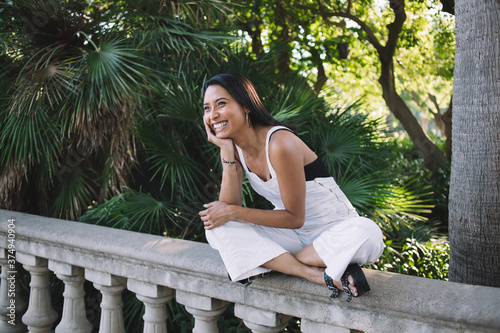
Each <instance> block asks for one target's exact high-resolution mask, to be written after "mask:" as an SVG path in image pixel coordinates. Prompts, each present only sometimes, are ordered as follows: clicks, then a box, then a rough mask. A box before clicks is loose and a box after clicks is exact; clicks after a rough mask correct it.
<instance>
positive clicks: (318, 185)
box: [236, 126, 358, 241]
mask: <svg viewBox="0 0 500 333" xmlns="http://www.w3.org/2000/svg"><path fill="white" fill-rule="evenodd" d="M281 129H286V130H288V131H290V129H288V128H287V127H284V126H274V127H272V128H271V129H270V130H269V131H268V132H267V135H266V159H267V166H268V168H269V172H270V174H271V179H269V180H267V181H264V180H262V179H261V178H260V177H259V176H258V175H256V174H254V173H253V172H251V171H250V170H249V169H248V167H247V165H246V163H245V158H244V154H243V152H242V150H241V148H240V147H238V146H236V149H237V151H238V155H239V157H240V161H241V165H242V166H243V170H244V171H245V175H246V177H247V179H248V180H249V182H250V185H251V186H252V188H253V189H254V190H255V192H257V193H258V194H260V195H262V196H263V197H265V198H266V199H267V200H269V201H270V202H271V203H272V204H273V205H274V207H275V209H285V206H284V204H283V201H282V200H281V192H280V189H279V184H278V176H277V175H276V171H275V170H274V168H273V166H272V164H271V160H270V158H269V141H270V138H271V135H272V134H273V133H274V132H276V131H277V130H281ZM305 212H306V216H305V222H304V226H303V227H302V228H300V229H296V231H297V232H298V233H301V234H303V236H306V237H307V238H316V237H317V235H316V233H318V232H322V230H324V229H326V228H327V227H328V226H329V225H330V224H331V223H335V222H338V221H342V220H345V219H347V218H350V217H356V216H358V213H357V212H356V210H355V209H354V207H353V206H352V205H351V203H350V202H349V200H348V199H347V197H346V196H345V194H344V193H343V192H342V191H341V190H340V188H339V186H338V185H337V183H336V182H335V180H334V179H333V177H321V178H315V179H314V180H310V181H306V205H305ZM311 241H312V240H311Z"/></svg>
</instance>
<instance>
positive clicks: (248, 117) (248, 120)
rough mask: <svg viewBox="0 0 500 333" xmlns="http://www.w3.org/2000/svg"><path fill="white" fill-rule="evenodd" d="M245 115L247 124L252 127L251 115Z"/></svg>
mask: <svg viewBox="0 0 500 333" xmlns="http://www.w3.org/2000/svg"><path fill="white" fill-rule="evenodd" d="M245 117H246V118H247V124H248V127H249V128H250V116H249V115H248V113H246V114H245Z"/></svg>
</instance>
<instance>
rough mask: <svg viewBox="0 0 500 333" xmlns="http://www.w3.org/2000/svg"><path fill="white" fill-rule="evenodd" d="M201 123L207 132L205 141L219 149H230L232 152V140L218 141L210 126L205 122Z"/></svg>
mask: <svg viewBox="0 0 500 333" xmlns="http://www.w3.org/2000/svg"><path fill="white" fill-rule="evenodd" d="M203 123H204V124H205V131H206V132H207V140H208V142H211V143H213V144H214V145H216V146H217V147H219V148H220V149H230V150H233V147H234V145H233V140H232V139H219V138H218V137H217V136H216V135H215V134H214V132H213V131H212V128H211V127H210V125H208V124H207V122H206V121H205V120H203Z"/></svg>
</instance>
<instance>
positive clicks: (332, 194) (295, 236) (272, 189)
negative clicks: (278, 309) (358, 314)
mask: <svg viewBox="0 0 500 333" xmlns="http://www.w3.org/2000/svg"><path fill="white" fill-rule="evenodd" d="M280 129H287V128H286V127H283V126H275V127H273V128H271V129H270V130H269V132H268V133H267V138H266V155H267V164H268V167H269V171H270V173H271V179H270V180H268V181H263V180H262V179H261V178H260V177H259V176H257V175H256V174H254V173H252V172H251V171H249V170H248V168H247V165H246V164H245V159H244V156H243V153H242V151H241V149H240V148H239V147H236V148H237V150H238V154H239V157H240V161H241V164H242V165H243V169H244V171H245V174H246V177H247V178H248V180H249V182H250V185H251V186H252V188H253V189H254V190H255V191H256V192H257V193H259V194H260V195H262V196H263V197H265V198H266V199H268V200H269V201H270V202H271V203H272V204H273V205H274V206H275V209H285V207H284V205H283V202H282V201H281V194H280V190H279V186H278V178H277V176H276V172H275V171H274V168H273V167H272V165H271V162H270V159H269V149H268V148H269V139H270V137H271V134H272V133H274V132H275V131H277V130H280ZM287 130H288V129H287ZM305 208H306V210H305V222H304V225H303V226H302V227H301V228H300V229H283V228H272V227H266V226H261V225H256V224H252V223H247V222H236V221H230V222H227V223H226V224H224V225H223V226H221V227H217V228H214V229H211V230H206V236H207V240H208V242H209V243H210V245H211V246H212V247H213V248H214V249H216V250H218V251H219V253H220V255H221V257H222V260H223V262H224V264H225V266H226V269H227V271H228V273H229V275H230V277H231V279H232V280H233V281H237V280H243V279H246V278H248V277H251V276H254V275H258V274H261V273H265V272H269V271H270V269H267V268H264V267H262V266H261V265H262V264H264V263H266V262H268V261H269V260H271V259H273V258H276V257H278V256H279V255H281V254H283V253H285V252H290V253H295V252H298V251H300V250H302V249H303V248H305V247H306V246H308V245H310V244H311V243H312V244H313V246H314V249H315V250H316V252H317V253H318V254H319V256H320V258H321V259H322V260H323V262H324V263H325V264H326V273H327V274H328V275H329V276H330V277H331V278H332V279H333V280H340V278H341V276H342V274H343V273H344V271H345V269H346V268H347V266H348V265H349V264H350V263H357V264H359V265H365V264H371V263H374V262H375V261H376V260H377V259H378V258H379V257H380V255H381V254H382V252H383V250H384V243H383V239H382V232H381V230H380V228H379V227H378V226H377V225H376V224H375V223H374V222H373V221H372V220H370V219H368V218H365V217H361V216H359V215H358V213H357V212H356V210H355V209H354V207H353V206H352V205H351V203H350V202H349V200H347V197H346V196H345V194H344V193H343V192H342V191H341V190H340V188H339V186H338V185H337V184H336V183H335V180H334V179H333V178H332V177H324V178H323V177H322V178H316V179H314V180H310V181H307V182H306V205H305Z"/></svg>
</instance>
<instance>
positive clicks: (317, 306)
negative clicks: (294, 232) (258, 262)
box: [0, 210, 500, 332]
mask: <svg viewBox="0 0 500 333" xmlns="http://www.w3.org/2000/svg"><path fill="white" fill-rule="evenodd" d="M9 219H14V220H15V232H16V233H15V235H16V238H15V244H16V250H17V251H18V252H20V253H26V254H31V255H35V256H39V257H42V258H46V259H49V260H54V261H59V262H63V263H68V264H72V265H75V266H80V267H84V268H86V269H92V270H95V271H101V272H105V273H109V274H112V275H116V276H121V277H125V278H127V279H133V280H138V281H143V282H147V283H151V284H157V285H163V286H167V287H170V288H172V289H176V290H180V291H184V292H189V293H194V294H198V295H203V296H207V297H211V298H216V299H220V300H225V301H229V302H234V303H238V304H244V305H247V306H250V307H254V308H257V309H262V310H267V311H272V312H277V313H283V314H286V315H290V316H294V317H298V318H307V319H308V320H311V321H316V322H321V323H326V324H335V325H337V326H343V327H347V328H353V329H358V330H362V331H370V332H372V331H376V332H381V331H406V332H408V331H412V332H415V331H421V332H428V331H436V330H439V331H440V332H443V331H450V332H453V331H457V330H461V331H471V332H472V331H474V332H478V331H484V332H490V331H491V332H494V331H499V330H500V288H492V287H483V286H473V285H465V284H459V283H453V282H446V281H438V280H431V279H425V278H418V277H413V276H407V275H400V274H393V273H386V272H380V271H374V270H365V273H366V275H367V278H368V280H369V283H370V286H371V288H372V291H370V292H369V293H367V294H365V295H363V296H362V297H360V298H355V299H353V301H352V302H350V303H347V302H345V301H344V299H343V298H339V299H331V298H329V297H328V295H329V292H328V290H327V288H326V287H322V286H320V285H315V284H312V283H310V282H308V281H306V280H303V279H300V278H296V277H292V276H286V275H283V274H273V275H271V276H270V277H268V278H264V279H257V280H256V281H255V282H254V283H253V284H252V285H250V286H248V287H245V286H242V285H240V284H237V283H232V282H230V281H229V280H228V277H227V273H226V270H225V268H224V265H223V263H222V261H221V259H220V257H219V255H218V253H217V251H215V250H213V249H211V248H210V246H209V245H207V244H204V243H198V242H192V241H186V240H180V239H173V238H166V237H160V236H152V235H148V234H141V233H136V232H130V231H124V230H118V229H111V228H106V227H102V226H95V225H89V224H84V223H79V222H71V221H64V220H58V219H53V218H46V217H41V216H35V215H29V214H23V213H18V212H12V211H5V210H0V247H1V248H7V245H8V243H7V232H8V226H7V225H8V223H7V222H8V220H9Z"/></svg>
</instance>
